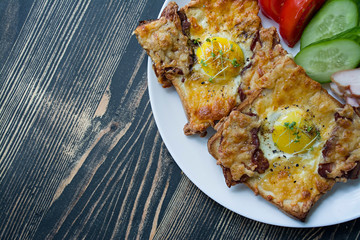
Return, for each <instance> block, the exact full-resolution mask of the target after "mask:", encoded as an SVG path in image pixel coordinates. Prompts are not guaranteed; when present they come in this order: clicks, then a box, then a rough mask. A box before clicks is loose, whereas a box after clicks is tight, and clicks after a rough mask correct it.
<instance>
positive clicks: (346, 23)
mask: <svg viewBox="0 0 360 240" xmlns="http://www.w3.org/2000/svg"><path fill="white" fill-rule="evenodd" d="M356 1H358V2H360V1H359V0H356ZM358 2H355V1H353V0H330V1H328V2H327V3H325V5H324V6H323V7H322V8H321V9H320V10H319V11H318V13H317V14H316V15H315V16H314V17H313V19H312V20H311V21H310V23H309V24H308V25H307V27H306V28H305V30H304V32H303V34H302V36H301V39H300V49H303V48H304V47H306V46H308V45H310V44H311V43H314V42H318V41H320V40H322V39H326V38H329V37H332V36H334V35H336V34H338V33H341V32H343V31H345V30H348V29H351V28H353V27H356V26H358V24H359V9H358ZM359 4H360V3H359Z"/></svg>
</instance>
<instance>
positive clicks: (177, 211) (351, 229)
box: [154, 176, 360, 240]
mask: <svg viewBox="0 0 360 240" xmlns="http://www.w3.org/2000/svg"><path fill="white" fill-rule="evenodd" d="M359 230H360V223H359V221H358V220H353V221H350V222H346V223H342V224H338V225H335V226H328V227H322V228H305V229H301V228H287V227H279V226H273V225H269V224H265V223H260V222H257V221H254V220H251V219H248V218H245V217H242V216H240V215H238V214H236V213H234V212H232V211H230V210H227V209H226V208H224V207H222V206H221V205H219V204H217V203H216V202H215V201H213V200H211V199H210V198H209V197H207V196H206V195H205V194H204V193H202V192H201V191H200V190H199V189H198V188H197V187H196V186H195V185H194V184H193V183H192V182H191V181H190V180H189V179H188V178H187V177H186V176H183V177H182V178H181V181H180V183H179V185H178V188H177V189H176V192H175V193H174V195H173V197H172V198H171V200H170V203H169V205H168V207H167V209H166V212H165V215H164V217H163V219H162V221H161V223H160V225H159V227H158V230H157V232H156V234H155V235H154V240H155V239H249V240H252V239H274V240H277V239H289V240H291V239H303V240H308V239H324V240H328V239H358V238H359Z"/></svg>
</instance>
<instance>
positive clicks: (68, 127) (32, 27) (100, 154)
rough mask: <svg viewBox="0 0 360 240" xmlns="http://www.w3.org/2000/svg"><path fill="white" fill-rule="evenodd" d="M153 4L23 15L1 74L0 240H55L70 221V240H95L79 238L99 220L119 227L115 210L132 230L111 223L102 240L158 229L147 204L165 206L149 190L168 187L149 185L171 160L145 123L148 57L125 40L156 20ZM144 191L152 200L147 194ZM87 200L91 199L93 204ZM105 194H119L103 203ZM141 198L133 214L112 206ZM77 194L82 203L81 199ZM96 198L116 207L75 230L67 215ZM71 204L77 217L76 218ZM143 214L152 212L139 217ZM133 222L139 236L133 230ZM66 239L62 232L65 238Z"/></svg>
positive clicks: (62, 6)
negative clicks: (38, 239)
mask: <svg viewBox="0 0 360 240" xmlns="http://www.w3.org/2000/svg"><path fill="white" fill-rule="evenodd" d="M161 5H162V1H157V3H156V4H153V3H147V1H144V0H143V1H116V2H112V1H108V2H104V1H56V2H48V1H36V2H35V3H34V5H32V6H31V9H30V11H29V15H28V17H27V21H26V22H25V25H24V26H23V27H22V29H21V31H20V32H19V35H18V37H17V39H16V41H15V42H14V43H13V44H14V45H13V46H12V50H11V52H10V53H9V57H8V58H7V60H6V62H5V64H4V66H3V67H2V69H1V72H0V78H1V79H2V81H1V83H2V85H1V89H0V104H1V108H0V123H1V124H0V133H1V136H0V145H1V146H2V147H1V149H0V196H1V199H0V205H1V210H2V217H1V219H0V239H10V238H13V237H15V236H17V237H19V238H32V237H33V236H34V235H35V236H39V235H40V236H50V237H51V236H55V235H56V234H57V233H58V230H59V229H60V230H62V229H64V226H67V224H68V222H69V221H71V222H72V221H74V219H81V224H79V225H75V226H76V227H77V228H79V229H78V230H77V231H76V233H74V234H75V235H76V236H77V234H80V235H81V234H85V235H86V234H97V233H95V232H89V231H90V229H91V230H93V229H96V228H85V229H86V231H85V232H86V233H85V232H82V231H81V229H82V228H83V226H92V224H95V225H96V226H97V221H98V220H97V216H99V218H100V217H101V218H102V217H107V218H110V219H114V218H115V219H116V218H118V216H119V214H116V212H113V211H114V209H116V210H117V211H119V212H121V211H124V212H125V213H126V214H128V215H127V216H126V217H127V218H130V216H132V220H133V221H131V222H129V224H130V226H129V228H130V229H136V230H135V231H132V230H131V231H130V230H129V231H128V232H127V233H126V231H123V230H119V229H121V228H122V227H123V225H122V224H121V223H122V218H119V219H118V220H117V221H111V222H109V224H112V226H110V227H113V229H110V230H108V231H105V230H107V229H108V228H109V226H102V227H101V229H102V231H103V232H106V233H107V234H112V230H115V232H114V233H113V234H114V236H116V235H117V234H125V233H126V234H127V235H131V234H134V233H136V232H145V231H144V229H145V228H147V227H148V226H151V227H154V226H156V223H154V222H153V219H156V217H153V216H157V218H158V217H159V214H160V213H159V211H160V209H159V207H155V208H154V207H153V206H151V208H150V207H149V205H150V204H151V205H153V204H154V203H153V201H155V199H156V200H158V199H163V200H162V201H164V199H165V200H166V197H165V196H166V194H167V193H166V191H165V192H162V191H159V190H157V189H158V185H159V186H163V185H168V184H169V180H165V181H162V184H155V183H153V181H155V180H159V178H161V179H162V178H165V179H167V177H166V176H168V175H167V174H169V173H172V171H173V170H171V169H177V167H176V166H175V165H172V164H167V165H166V166H170V167H171V169H170V170H169V169H167V170H166V171H164V173H166V174H165V176H164V174H161V173H159V171H157V170H156V169H157V167H159V169H162V167H161V166H158V165H159V164H160V165H161V164H163V163H164V162H163V161H160V162H159V160H158V158H159V157H160V156H161V157H162V159H165V162H166V159H169V156H168V155H167V158H164V157H163V153H162V154H159V153H160V150H161V152H164V147H163V144H162V142H161V139H160V137H159V135H158V133H157V130H156V127H155V124H154V121H153V119H152V115H151V109H150V105H149V100H148V95H147V87H146V75H144V72H146V61H144V60H145V59H146V58H145V54H144V51H143V50H142V49H141V48H140V46H138V44H137V43H136V40H135V38H134V37H133V36H132V33H131V31H132V29H134V28H135V26H136V25H137V21H138V20H139V19H140V18H142V19H143V18H149V16H150V15H151V16H152V15H154V12H155V13H156V15H157V13H158V11H159V9H160V7H161ZM129 46H130V47H129ZM126 49H132V51H126ZM106 89H108V92H106ZM104 96H107V98H108V99H107V100H106V101H105V105H104V106H102V108H105V109H106V110H105V111H104V110H103V111H102V113H101V114H100V115H99V112H98V111H96V110H97V109H98V106H99V104H100V103H103V102H104V101H101V100H103V99H106V97H105V98H104ZM106 102H107V103H106ZM100 112H101V111H100ZM140 136H142V137H140ZM149 137H150V138H151V139H148V138H149ZM154 139H156V142H155V147H154V148H152V147H151V146H152V145H153V144H154ZM130 140H131V141H130ZM145 140H146V141H147V142H146V144H145V143H144V142H145ZM156 143H157V144H156ZM119 144H120V145H119ZM119 146H121V147H119ZM124 146H127V148H125V147H124ZM139 146H142V147H141V148H140V147H139ZM148 146H149V147H148ZM130 148H131V149H133V150H132V151H129V149H130ZM114 149H116V150H114ZM155 150H156V151H157V154H154V156H153V157H152V158H151V161H149V162H148V163H146V165H143V164H141V165H140V164H139V166H138V164H137V163H138V162H139V161H144V160H145V162H146V160H148V159H147V158H148V157H147V156H144V153H149V152H151V151H155ZM148 156H150V153H149V154H148ZM114 159H115V160H114ZM116 159H117V161H116ZM113 162H115V163H116V164H117V165H114V163H113ZM104 164H105V165H104ZM104 166H107V167H111V168H110V169H107V168H106V167H104ZM146 166H148V167H151V168H150V169H151V171H150V172H149V171H148V170H147V169H146ZM156 166H157V167H156ZM99 170H101V173H99ZM112 171H113V172H112ZM145 173H146V174H145ZM102 174H103V175H102ZM116 174H117V175H116ZM115 176H117V177H118V178H117V179H116V180H115V179H114V178H115ZM135 176H136V177H135ZM144 178H146V179H147V181H145V180H143V179H144ZM104 179H107V180H108V182H106V183H105V182H104ZM124 179H126V183H127V185H124V184H125V182H122V181H121V180H124ZM170 179H171V178H170ZM74 181H75V182H74ZM100 183H102V184H104V186H108V188H107V191H105V190H103V189H102V188H100V189H101V190H100V192H101V193H100V192H99V191H96V189H97V184H100ZM112 183H113V184H116V185H115V186H114V185H112ZM130 183H131V184H132V185H131V184H130ZM144 184H146V187H144ZM152 184H153V185H152ZM7 186H11V187H7ZM129 186H131V188H130V187H129ZM88 187H89V188H90V189H89V190H88ZM148 187H150V188H148ZM128 188H129V189H128ZM148 189H152V190H153V191H154V192H157V193H156V194H155V193H154V192H151V194H150V192H149V191H148ZM164 189H165V187H164ZM91 191H96V193H97V194H96V196H95V197H94V195H93V194H90V192H91ZM103 191H104V192H103ZM112 191H115V192H116V193H117V195H116V194H114V195H109V196H107V195H106V194H105V193H108V192H111V193H112ZM141 192H142V193H143V194H142V195H141V196H142V197H141V200H140V199H139V198H138V200H137V201H135V203H136V206H140V207H141V208H139V212H138V211H135V212H134V211H130V210H129V208H128V207H127V206H126V207H125V208H124V207H122V208H121V207H120V206H122V204H123V200H122V197H127V199H133V197H134V196H137V195H136V194H140V193H141ZM84 194H85V196H86V197H88V198H89V199H86V198H85V199H86V200H84V197H83V196H84ZM104 194H105V195H106V196H105V199H103V200H104V201H105V202H107V203H109V201H110V202H113V203H114V205H112V204H109V205H106V207H107V209H109V212H108V213H107V214H106V215H104V216H103V215H102V214H99V213H102V211H100V212H99V211H98V212H96V213H93V214H95V217H94V218H91V221H90V219H88V218H85V219H87V220H89V223H88V225H83V221H84V219H82V218H81V217H80V216H83V215H79V216H76V217H75V215H76V214H80V213H82V212H86V211H87V210H89V209H88V208H85V206H89V205H93V207H91V208H90V209H93V208H95V207H94V206H98V205H97V204H98V202H97V200H98V197H104ZM146 194H147V195H148V196H147V197H146V198H145V199H147V201H145V203H144V202H143V197H144V196H146ZM159 194H160V196H159ZM164 194H165V195H164ZM64 195H65V196H64ZM116 196H117V197H120V199H117V198H116ZM139 196H140V195H139ZM92 197H94V198H92ZM114 197H115V198H114ZM59 199H61V201H60V200H59ZM64 199H65V200H64ZM79 199H81V206H82V207H84V208H85V209H81V211H80V212H78V210H79V205H77V204H76V203H77V201H78V200H79ZM129 201H131V200H129ZM59 204H60V205H61V207H60V208H58V207H59V206H58V205H59ZM100 204H101V206H102V207H103V202H100ZM142 204H143V205H142ZM54 206H55V207H54ZM64 206H66V207H64ZM144 206H147V207H148V208H149V209H151V210H152V209H153V211H150V212H148V213H146V214H145V212H146V211H144V210H143V208H144ZM156 206H157V205H156ZM73 207H77V208H76V210H74V209H72V208H73ZM160 208H161V207H160ZM53 209H58V211H60V212H58V211H56V213H55V214H59V215H60V216H65V217H64V218H59V219H57V220H58V221H56V222H55V223H54V225H51V224H52V223H53V222H52V221H47V219H54V218H53V217H54V215H52V214H54V213H53ZM110 210H111V211H110ZM140 213H141V215H139V214H140ZM144 214H145V215H144ZM148 215H151V217H149V216H148ZM86 216H92V215H91V214H90V213H87V214H86ZM122 216H124V215H122ZM139 216H142V217H140V218H139ZM67 217H69V218H67ZM79 217H80V218H79ZM140 222H141V226H142V230H138V227H139V226H138V223H140ZM63 224H64V225H63ZM39 225H40V227H39ZM53 227H54V228H53ZM68 231H69V229H66V231H62V232H61V233H63V234H64V236H68V234H69V232H68ZM70 233H71V234H73V233H72V232H70ZM60 235H61V234H60Z"/></svg>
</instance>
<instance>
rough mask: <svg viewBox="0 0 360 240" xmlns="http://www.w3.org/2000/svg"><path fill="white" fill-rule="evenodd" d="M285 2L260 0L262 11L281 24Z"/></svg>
mask: <svg viewBox="0 0 360 240" xmlns="http://www.w3.org/2000/svg"><path fill="white" fill-rule="evenodd" d="M284 2H285V0H259V5H260V8H261V11H262V12H263V14H264V15H265V16H267V17H268V18H271V19H272V20H274V21H275V22H277V23H278V22H280V11H281V8H282V6H283V4H284Z"/></svg>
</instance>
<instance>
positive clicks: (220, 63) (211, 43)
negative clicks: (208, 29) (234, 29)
mask: <svg viewBox="0 0 360 240" xmlns="http://www.w3.org/2000/svg"><path fill="white" fill-rule="evenodd" d="M196 56H197V59H198V62H199V63H200V64H201V67H202V69H203V70H204V71H205V72H206V74H208V75H209V76H210V78H209V81H210V82H211V81H212V80H216V79H229V78H232V77H235V76H237V75H238V74H239V72H240V69H241V68H242V66H244V54H243V51H242V50H241V48H240V46H239V45H238V44H236V43H235V42H233V41H230V40H228V39H227V38H222V37H212V38H206V39H205V41H203V42H202V44H201V46H200V47H199V48H198V49H197V50H196Z"/></svg>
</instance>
